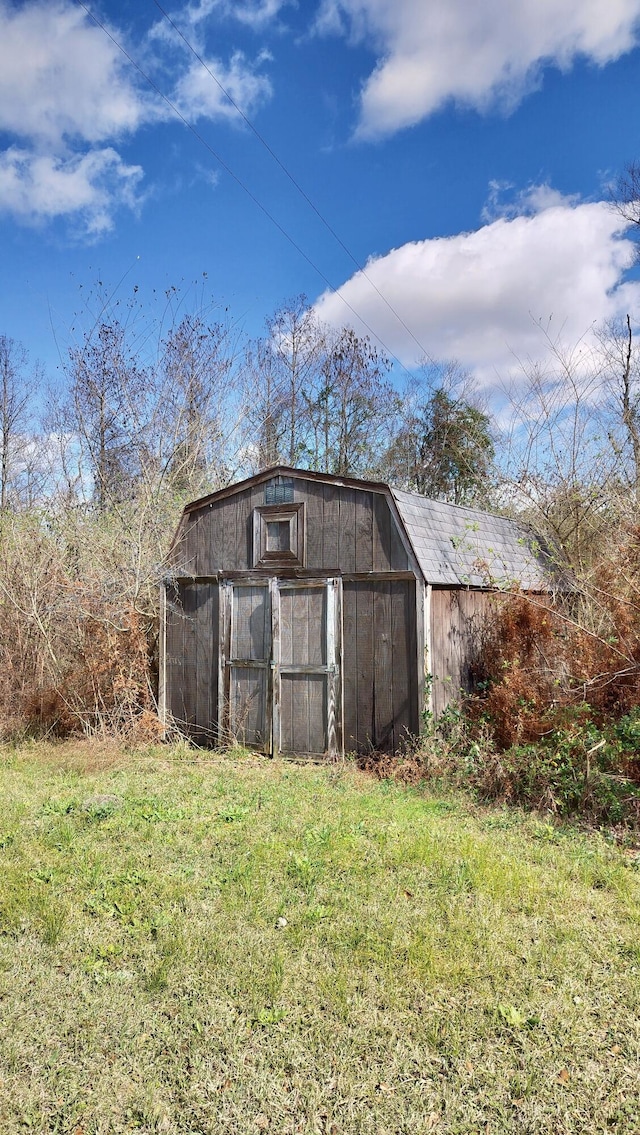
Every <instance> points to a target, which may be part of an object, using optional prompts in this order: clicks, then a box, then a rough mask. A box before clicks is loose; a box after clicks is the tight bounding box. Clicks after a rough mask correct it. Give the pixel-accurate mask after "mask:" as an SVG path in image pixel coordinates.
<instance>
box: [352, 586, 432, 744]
mask: <svg viewBox="0 0 640 1135" xmlns="http://www.w3.org/2000/svg"><path fill="white" fill-rule="evenodd" d="M342 602H343V621H344V647H343V672H344V747H345V750H346V751H347V752H353V751H356V752H366V751H367V750H369V749H379V750H382V751H384V752H396V751H397V750H398V749H399V748H400V747H401V745H402V743H403V742H404V741H406V739H407V736H408V735H409V734H415V733H417V731H418V715H419V706H418V673H417V671H418V643H417V625H416V584H415V581H414V580H389V581H388V582H387V581H381V580H375V581H374V580H366V581H364V580H362V581H361V580H358V581H357V582H345V583H344V585H343V598H342Z"/></svg>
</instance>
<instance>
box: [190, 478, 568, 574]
mask: <svg viewBox="0 0 640 1135" xmlns="http://www.w3.org/2000/svg"><path fill="white" fill-rule="evenodd" d="M296 479H300V480H306V481H316V482H324V483H326V484H330V485H336V486H344V487H347V488H353V489H356V490H359V491H361V492H368V493H380V494H382V495H383V496H385V497H386V499H387V500H388V502H389V505H390V507H391V510H392V512H393V514H394V515H395V516H396V518H397V520H398V522H399V525H400V527H401V529H404V537H403V538H404V541H405V545H406V547H407V548H408V549H411V552H412V557H413V558H414V559H415V562H416V564H417V567H418V569H419V570H420V571H421V572H422V574H423V576H424V578H425V580H426V582H427V583H431V584H434V585H435V586H440V587H501V588H505V587H510V586H518V585H519V586H520V587H522V588H523V590H526V591H548V590H549V589H550V587H551V586H552V584H555V585H557V584H558V582H559V581H558V576H557V572H556V571H554V567H555V565H554V558H553V557H552V555H551V554H550V552H549V549H548V548H546V547H544V546H543V545H542V543H541V541H540V540H539V539H538V538H537V537H536V536H535V534H534V532H533V531H532V530H531V529H530V528H529V527H528V526H526V525H524V524H522V523H519V522H518V521H515V520H510V519H509V518H508V517H505V516H496V515H494V514H492V513H489V512H483V511H482V510H481V509H476V508H467V507H464V506H461V505H453V504H446V503H445V502H443V501H434V500H429V499H428V498H427V497H423V496H420V495H419V494H418V493H408V492H404V491H403V490H401V489H393V488H390V486H389V485H386V484H384V483H382V482H378V481H364V480H360V479H356V478H354V477H340V476H335V475H332V474H330V473H317V472H315V471H311V470H306V469H293V468H290V467H289V466H286V465H277V466H275V467H273V468H270V469H265V470H263V471H262V472H260V473H257V474H255V475H254V476H253V477H248V478H246V480H243V481H240V482H237V483H236V484H234V485H228V486H227V487H226V488H223V489H219V490H218V491H217V492H214V493H211V494H209V495H208V496H206V497H201V498H200V499H199V500H196V501H192V502H191V504H188V505H187V506H186V508H185V511H184V515H183V521H184V520H185V519H186V518H187V517H188V516H189V515H190V514H192V513H194V512H197V511H198V510H199V509H202V508H204V507H205V506H207V505H211V504H212V503H213V502H216V501H219V500H222V499H224V498H226V497H229V496H233V495H234V494H235V493H238V492H241V491H243V490H244V489H247V488H249V487H251V486H256V485H259V484H262V483H263V482H270V481H275V482H280V481H287V482H290V481H291V480H294V481H295V480H296ZM179 533H180V529H178V534H179ZM554 576H555V579H554Z"/></svg>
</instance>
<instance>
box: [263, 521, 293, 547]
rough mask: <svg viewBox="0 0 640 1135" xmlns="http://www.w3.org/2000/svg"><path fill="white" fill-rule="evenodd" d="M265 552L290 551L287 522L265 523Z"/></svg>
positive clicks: (288, 524)
mask: <svg viewBox="0 0 640 1135" xmlns="http://www.w3.org/2000/svg"><path fill="white" fill-rule="evenodd" d="M266 550H267V552H290V551H291V525H290V523H289V521H288V520H268V521H267V548H266Z"/></svg>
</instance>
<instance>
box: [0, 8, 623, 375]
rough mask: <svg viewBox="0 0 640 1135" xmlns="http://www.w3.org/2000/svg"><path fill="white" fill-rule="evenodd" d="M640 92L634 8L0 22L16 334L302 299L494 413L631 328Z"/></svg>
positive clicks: (54, 11) (103, 14) (2, 193)
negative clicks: (615, 198)
mask: <svg viewBox="0 0 640 1135" xmlns="http://www.w3.org/2000/svg"><path fill="white" fill-rule="evenodd" d="M639 89H640V0H606V2H605V0H518V3H517V4H514V3H513V0H482V3H478V2H477V0H297V2H296V0H192V2H191V3H174V4H173V5H172V4H171V0H163V2H162V6H160V5H159V4H158V3H157V2H156V0H117V2H116V0H100V2H96V0H88V2H87V4H86V5H85V4H84V3H79V2H78V0H0V334H5V335H8V336H10V337H11V338H13V339H15V340H18V341H19V342H21V343H23V344H24V345H25V346H26V347H27V348H28V349H29V351H30V354H31V357H32V359H34V360H35V359H36V358H37V359H39V360H41V361H42V363H43V364H44V367H45V371H46V372H47V373H48V374H49V375H50V376H55V374H56V373H58V374H61V373H62V371H63V369H64V364H65V360H66V359H67V357H68V351H69V348H70V347H73V346H74V344H76V343H77V342H78V341H79V340H80V339H81V337H82V335H83V334H84V332H85V331H86V330H87V329H88V328H90V327H91V325H92V320H95V319H96V318H99V317H100V312H101V310H102V304H103V303H104V304H106V305H107V308H108V310H113V308H114V305H118V304H121V305H122V308H123V309H124V308H125V307H126V304H127V302H128V301H129V300H130V299H131V297H133V296H135V297H136V302H139V303H140V304H141V305H142V306H145V305H146V306H147V308H148V310H149V311H151V310H152V309H153V307H154V304H155V305H156V306H157V307H158V308H161V307H162V304H163V302H164V297H165V294H166V292H167V291H169V290H171V289H174V288H175V289H176V291H175V292H171V294H172V295H173V296H177V297H179V299H177V300H176V301H175V302H176V303H177V304H178V306H179V305H182V307H183V310H186V309H189V308H190V309H193V308H194V307H197V305H198V304H200V303H203V302H205V303H207V304H209V303H213V304H214V305H219V307H220V311H225V312H227V316H226V317H227V318H228V319H230V320H231V321H232V322H233V325H234V327H236V328H237V330H238V335H239V336H240V337H242V336H245V335H256V334H260V333H261V332H262V331H263V328H264V320H265V317H267V316H269V315H270V314H272V313H273V312H274V311H275V310H276V309H277V308H278V307H279V306H280V305H281V304H283V303H284V302H286V301H287V300H290V299H292V298H293V297H295V296H297V295H299V294H301V293H303V294H305V295H306V296H307V297H308V299H309V302H310V303H312V304H315V305H316V307H317V310H318V314H319V315H320V316H321V317H322V319H324V320H325V321H327V322H329V323H331V324H333V325H335V326H336V327H341V326H343V325H345V324H349V325H351V326H353V327H355V329H356V330H357V331H358V332H361V333H363V334H369V335H371V336H372V337H374V338H375V339H376V340H377V342H378V343H379V344H380V345H381V346H382V347H383V348H384V349H385V350H386V351H387V352H388V353H389V354H391V355H392V356H393V358H394V360H395V373H396V375H397V376H398V379H400V377H401V376H402V375H403V374H406V372H407V371H409V372H411V371H412V370H413V369H414V368H416V367H417V366H418V365H419V363H420V362H421V360H423V359H424V358H427V359H430V360H444V359H456V360H457V361H458V362H459V363H460V364H461V366H462V367H463V368H464V369H466V370H468V371H469V372H470V373H471V374H472V375H473V376H474V378H475V380H476V383H477V385H478V387H479V388H480V389H484V390H486V391H487V392H488V394H489V395H490V394H491V391H492V390H494V389H496V388H497V387H498V386H499V384H500V383H502V382H503V381H505V380H506V378H507V377H508V376H509V375H511V376H513V375H514V374H517V373H519V372H520V370H521V369H522V368H523V366H526V365H527V364H530V363H532V362H533V363H535V362H536V361H539V360H542V359H543V358H544V356H545V352H546V351H548V349H549V343H550V342H554V343H555V342H558V343H560V342H561V343H562V344H564V345H565V346H566V347H568V348H569V349H572V350H573V349H576V348H577V347H578V346H579V349H580V350H585V351H588V349H589V346H590V344H591V342H592V338H593V335H594V329H595V328H596V327H597V326H598V325H599V324H601V323H602V322H603V321H605V320H610V319H616V318H624V317H625V316H626V314H627V313H630V314H631V316H632V318H634V319H636V318H637V317H638V313H639V312H640V302H639V301H640V293H639V289H640V282H639V280H638V270H637V269H633V268H632V267H631V266H632V261H633V257H634V251H635V245H634V243H633V233H631V232H630V231H629V230H628V229H627V228H625V223H624V221H623V220H622V219H621V218H620V216H619V215H618V214H617V213H616V212H615V211H614V210H613V209H612V208H611V205H610V194H611V185H612V184H613V183H614V182H615V179H616V177H617V176H618V175H619V174H620V172H621V171H622V170H623V169H624V167H625V165H626V164H627V163H629V162H631V161H633V160H638V159H640V124H639V119H638V115H637V113H636V103H635V98H636V96H637V94H638V92H639ZM107 308H105V310H107ZM116 310H117V306H116Z"/></svg>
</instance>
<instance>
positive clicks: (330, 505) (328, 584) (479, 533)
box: [161, 466, 545, 757]
mask: <svg viewBox="0 0 640 1135" xmlns="http://www.w3.org/2000/svg"><path fill="white" fill-rule="evenodd" d="M505 581H509V582H511V581H519V582H520V584H521V585H522V586H523V587H524V588H529V589H536V590H540V589H542V588H544V586H545V577H544V564H543V562H542V557H541V554H540V553H539V552H538V551H537V549H536V548H535V545H534V544H533V543H532V540H531V536H530V534H529V533H527V532H525V531H523V530H522V529H521V528H519V527H518V526H517V525H516V524H515V523H514V522H513V521H510V520H506V519H504V518H501V517H495V516H491V515H489V514H487V513H483V512H479V511H478V510H475V509H468V508H461V507H457V506H453V505H447V504H442V503H440V502H436V501H429V500H426V499H425V498H423V497H420V496H418V495H416V494H413V493H406V492H400V491H395V490H391V489H390V488H389V487H388V486H387V485H384V484H378V483H374V482H367V481H358V480H353V479H349V478H343V477H334V476H330V475H328V474H320V473H312V472H307V471H303V470H296V469H289V468H286V467H284V466H279V467H277V468H273V469H269V470H267V471H265V472H263V473H260V474H258V475H256V476H254V477H251V478H249V479H248V480H245V481H242V482H240V483H239V484H236V485H232V486H230V487H228V488H226V489H222V490H220V491H219V492H217V493H213V494H212V495H211V496H208V497H205V498H203V499H202V500H198V501H195V502H194V503H193V504H190V505H188V506H187V508H186V509H185V511H184V514H183V517H182V520H181V522H180V526H179V528H178V532H177V535H176V538H175V540H174V543H173V547H172V552H171V556H170V571H169V575H168V577H167V580H166V585H165V597H164V598H165V601H164V604H163V611H164V618H163V631H164V633H163V647H162V652H161V654H162V657H161V703H162V710H163V713H164V714H165V716H166V718H167V720H168V721H175V722H176V723H178V724H179V725H180V726H181V727H182V728H183V729H185V730H186V731H187V732H188V734H189V735H190V736H191V737H192V738H193V739H194V740H196V741H198V742H200V743H203V744H218V743H224V742H225V741H228V740H230V739H237V740H238V741H240V742H241V743H243V744H246V745H251V746H255V747H257V748H259V749H261V750H262V751H264V752H268V753H284V754H292V755H298V756H312V757H325V756H329V757H330V756H335V755H337V754H340V753H342V752H345V751H347V752H348V751H360V752H362V751H366V750H367V749H371V748H373V749H380V750H385V751H391V752H394V751H397V750H398V749H400V748H401V746H402V744H403V742H404V741H405V740H406V739H407V738H408V737H409V736H410V735H413V734H415V733H417V732H418V731H419V725H420V719H421V712H422V710H423V708H424V706H425V698H428V699H429V703H428V704H429V708H430V709H432V710H433V711H434V712H435V713H436V714H438V713H440V712H441V711H442V709H443V708H444V706H445V705H446V704H447V702H448V701H449V700H451V698H452V697H455V696H456V695H457V694H458V692H459V690H460V688H461V687H465V686H466V685H468V681H469V677H468V666H469V661H470V656H471V650H472V641H473V627H474V624H475V623H477V621H478V619H479V618H480V617H481V616H482V614H483V612H484V611H485V610H486V608H487V602H488V596H489V595H490V594H491V591H492V590H493V589H494V588H495V586H496V585H497V584H500V583H503V582H505ZM427 676H429V677H430V680H429V681H427Z"/></svg>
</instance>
